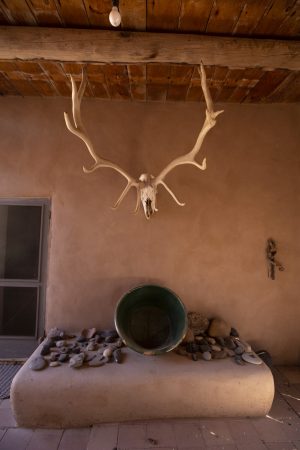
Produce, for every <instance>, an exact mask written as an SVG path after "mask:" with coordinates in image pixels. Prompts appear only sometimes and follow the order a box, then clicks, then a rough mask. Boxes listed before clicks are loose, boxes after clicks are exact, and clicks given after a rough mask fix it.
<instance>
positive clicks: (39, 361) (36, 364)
mask: <svg viewBox="0 0 300 450" xmlns="http://www.w3.org/2000/svg"><path fill="white" fill-rule="evenodd" d="M46 366H47V361H46V360H45V359H44V358H43V357H42V356H37V357H36V358H34V359H33V360H32V361H31V363H30V365H29V367H30V369H31V370H42V369H44V368H45V367H46Z"/></svg>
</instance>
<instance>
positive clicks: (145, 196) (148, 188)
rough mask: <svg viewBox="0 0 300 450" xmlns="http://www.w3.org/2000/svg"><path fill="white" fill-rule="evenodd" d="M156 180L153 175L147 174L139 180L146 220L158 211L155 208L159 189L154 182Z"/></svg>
mask: <svg viewBox="0 0 300 450" xmlns="http://www.w3.org/2000/svg"><path fill="white" fill-rule="evenodd" d="M154 179H155V177H154V176H153V175H148V174H147V173H143V174H142V175H141V176H140V178H139V180H140V183H139V192H140V199H141V202H142V205H143V208H144V213H145V216H146V219H150V217H151V216H152V214H153V213H154V212H156V211H157V209H156V206H155V203H156V192H157V189H156V186H155V184H153V182H152V180H154Z"/></svg>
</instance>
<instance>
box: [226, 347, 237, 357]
mask: <svg viewBox="0 0 300 450" xmlns="http://www.w3.org/2000/svg"><path fill="white" fill-rule="evenodd" d="M224 352H226V353H227V356H234V355H235V352H234V350H231V349H230V348H227V347H224Z"/></svg>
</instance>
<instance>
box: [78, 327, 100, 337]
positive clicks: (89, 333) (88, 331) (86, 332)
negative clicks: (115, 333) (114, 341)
mask: <svg viewBox="0 0 300 450" xmlns="http://www.w3.org/2000/svg"><path fill="white" fill-rule="evenodd" d="M96 332H97V330H96V328H84V329H83V330H82V331H81V333H80V335H81V336H82V337H85V338H86V339H91V338H92V337H94V336H95V334H96Z"/></svg>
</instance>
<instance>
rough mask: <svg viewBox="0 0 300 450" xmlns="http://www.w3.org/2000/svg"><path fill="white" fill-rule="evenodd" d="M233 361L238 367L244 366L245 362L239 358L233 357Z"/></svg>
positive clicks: (237, 356)
mask: <svg viewBox="0 0 300 450" xmlns="http://www.w3.org/2000/svg"><path fill="white" fill-rule="evenodd" d="M234 361H235V362H236V363H237V364H238V365H239V366H244V365H245V361H244V360H243V359H242V357H241V356H239V355H236V356H235V357H234Z"/></svg>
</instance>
